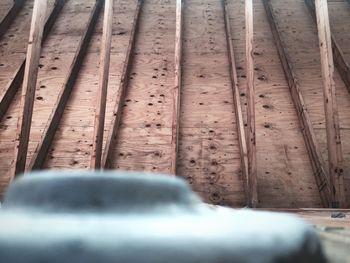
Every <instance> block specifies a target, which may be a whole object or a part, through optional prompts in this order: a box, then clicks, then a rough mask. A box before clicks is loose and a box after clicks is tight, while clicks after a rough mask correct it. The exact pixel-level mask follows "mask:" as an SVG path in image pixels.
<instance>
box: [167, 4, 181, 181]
mask: <svg viewBox="0 0 350 263" xmlns="http://www.w3.org/2000/svg"><path fill="white" fill-rule="evenodd" d="M182 9H183V5H182V0H177V1H176V32H175V83H174V93H173V117H172V118H173V120H172V129H171V165H170V173H171V174H172V175H176V168H177V155H178V142H179V124H180V123H179V120H180V101H181V98H180V91H181V77H182V74H181V71H182V70H181V62H182V26H183V15H182Z"/></svg>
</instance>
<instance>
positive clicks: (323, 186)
mask: <svg viewBox="0 0 350 263" xmlns="http://www.w3.org/2000/svg"><path fill="white" fill-rule="evenodd" d="M264 5H265V10H266V13H267V16H268V19H269V23H270V26H271V29H272V32H273V35H274V38H275V41H276V46H277V49H278V52H279V56H280V59H281V62H282V66H283V69H284V72H285V76H286V78H287V80H288V85H289V88H290V91H291V94H292V98H293V102H294V105H295V108H296V110H297V112H298V118H299V122H300V125H301V127H302V131H303V135H304V140H305V143H306V145H307V148H308V152H309V156H310V160H311V162H312V166H313V170H314V175H315V179H316V183H317V188H318V190H319V192H320V195H321V198H322V201H323V204H324V205H325V206H329V205H331V192H330V191H331V189H330V182H329V178H328V173H327V171H326V168H325V164H324V163H325V162H324V159H323V157H322V153H321V151H320V148H319V146H318V142H317V139H316V134H315V131H314V128H313V125H312V122H311V119H310V117H309V113H308V111H307V108H306V105H305V102H304V98H303V95H302V92H301V89H300V86H299V84H298V81H297V79H296V76H295V73H294V71H293V68H292V64H291V62H290V59H289V58H288V55H287V52H286V49H285V47H284V44H283V42H282V39H281V36H280V32H279V29H278V27H277V25H276V23H277V22H276V18H275V15H274V13H273V10H272V7H271V3H270V1H269V0H268V1H264Z"/></svg>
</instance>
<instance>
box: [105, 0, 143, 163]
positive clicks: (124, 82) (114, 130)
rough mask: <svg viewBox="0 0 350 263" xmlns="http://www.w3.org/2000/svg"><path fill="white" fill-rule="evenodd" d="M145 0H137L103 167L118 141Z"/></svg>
mask: <svg viewBox="0 0 350 263" xmlns="http://www.w3.org/2000/svg"><path fill="white" fill-rule="evenodd" d="M142 5H143V0H138V1H137V6H136V10H135V15H134V17H133V20H132V28H131V33H130V36H129V37H130V38H129V42H128V45H127V50H126V54H125V59H124V66H123V71H122V73H121V78H120V83H119V88H118V94H117V98H116V100H115V106H114V110H113V117H112V121H111V124H110V129H109V132H108V135H107V140H106V145H105V147H104V153H103V156H102V167H104V168H109V167H110V165H111V158H112V148H113V144H114V143H115V141H116V138H117V135H118V129H119V125H120V120H121V115H122V108H123V101H124V99H125V94H126V89H127V87H128V83H129V78H130V71H131V66H132V60H133V57H134V46H135V41H136V37H137V32H138V27H139V18H140V13H141V10H142Z"/></svg>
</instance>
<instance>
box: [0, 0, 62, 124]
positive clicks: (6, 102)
mask: <svg viewBox="0 0 350 263" xmlns="http://www.w3.org/2000/svg"><path fill="white" fill-rule="evenodd" d="M65 1H66V0H56V3H55V6H54V8H53V9H52V12H51V14H50V16H49V18H48V19H47V21H46V24H45V28H44V34H43V40H42V41H43V43H44V42H45V40H46V39H47V37H48V35H49V33H50V31H51V28H52V26H53V25H54V23H55V22H56V19H57V17H58V15H59V14H60V12H61V10H62V8H63V6H64V4H65ZM25 64H26V60H25V59H23V62H22V64H21V65H20V66H19V67H18V68H17V70H16V72H15V74H14V75H13V77H12V78H11V81H9V83H8V84H7V85H6V87H5V89H4V90H5V92H4V93H3V94H1V95H0V120H1V119H2V118H3V117H4V115H5V114H6V112H7V110H8V108H9V107H10V104H11V102H12V101H13V98H14V96H15V95H16V93H17V91H18V89H19V87H20V86H21V85H22V82H23V76H24V68H25Z"/></svg>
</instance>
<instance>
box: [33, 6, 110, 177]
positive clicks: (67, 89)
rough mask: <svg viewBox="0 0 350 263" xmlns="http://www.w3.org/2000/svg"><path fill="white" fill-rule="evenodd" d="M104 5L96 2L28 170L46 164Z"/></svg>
mask: <svg viewBox="0 0 350 263" xmlns="http://www.w3.org/2000/svg"><path fill="white" fill-rule="evenodd" d="M102 4H103V1H102V0H98V1H96V3H95V5H94V8H93V9H92V11H91V14H90V17H89V20H88V23H87V26H86V28H85V31H84V33H83V35H82V37H81V40H80V43H79V45H78V48H77V50H76V52H75V56H74V59H73V61H72V63H71V65H70V67H69V71H68V74H67V76H66V80H65V82H64V84H63V86H62V88H61V90H60V93H59V95H58V99H57V101H56V103H55V105H54V107H53V110H52V113H51V115H50V117H49V120H48V122H47V124H46V126H45V129H44V132H43V135H42V137H41V139H40V142H39V143H38V145H37V147H36V149H35V152H34V155H33V157H32V159H31V162H30V164H29V167H28V170H35V169H40V168H41V167H42V165H43V164H44V161H45V159H46V156H47V153H48V151H49V149H50V146H51V144H52V141H53V138H54V136H55V133H56V130H57V128H58V125H59V123H60V120H61V118H62V115H63V112H64V109H65V106H66V104H67V101H68V99H69V96H70V94H71V92H72V89H73V87H74V84H75V81H76V79H77V77H78V73H79V70H80V68H81V65H82V63H83V60H84V57H85V54H86V51H87V49H88V46H89V43H90V40H91V37H92V35H93V33H94V29H95V26H96V24H97V20H98V17H99V14H100V10H101V7H102Z"/></svg>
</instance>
